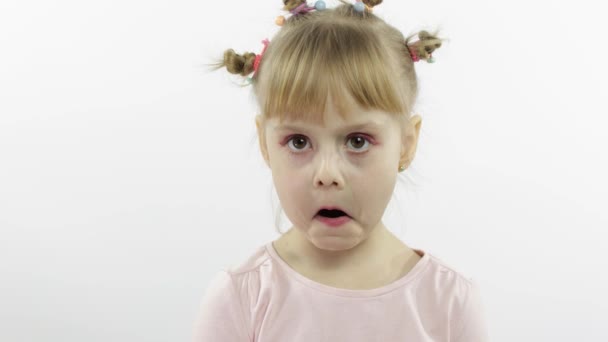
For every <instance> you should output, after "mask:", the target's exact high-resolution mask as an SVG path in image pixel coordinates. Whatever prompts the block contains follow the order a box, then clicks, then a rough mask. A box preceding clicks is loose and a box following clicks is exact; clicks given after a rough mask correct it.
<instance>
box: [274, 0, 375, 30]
mask: <svg viewBox="0 0 608 342" xmlns="http://www.w3.org/2000/svg"><path fill="white" fill-rule="evenodd" d="M340 2H342V3H344V4H349V5H352V6H353V7H354V8H355V11H357V12H363V11H365V10H367V11H368V12H370V13H371V12H372V8H371V7H370V6H368V5H366V4H364V3H363V2H362V1H361V0H356V2H355V3H354V4H351V3H348V2H346V1H344V0H340ZM326 8H327V5H326V4H325V1H323V0H318V1H316V2H315V5H314V6H312V7H311V6H308V4H307V3H306V2H303V3H302V4H300V5H299V6H298V7H296V8H294V9H292V10H291V11H289V12H290V13H291V14H292V16H296V15H302V14H306V13H308V12H311V11H315V10H316V11H323V10H325V9H326ZM285 20H287V19H286V18H285V17H284V16H282V15H281V16H278V17H277V19H276V20H275V23H276V24H277V25H279V26H283V25H284V24H285Z"/></svg>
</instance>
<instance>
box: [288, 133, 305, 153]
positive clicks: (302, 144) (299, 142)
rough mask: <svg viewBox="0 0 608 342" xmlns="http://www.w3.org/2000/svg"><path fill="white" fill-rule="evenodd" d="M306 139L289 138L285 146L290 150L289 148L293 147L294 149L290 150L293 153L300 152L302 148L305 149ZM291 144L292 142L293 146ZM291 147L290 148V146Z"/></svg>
mask: <svg viewBox="0 0 608 342" xmlns="http://www.w3.org/2000/svg"><path fill="white" fill-rule="evenodd" d="M306 141H307V140H306V138H305V137H303V136H301V135H294V136H293V137H291V138H289V140H288V141H287V146H289V147H290V148H291V146H294V147H295V149H294V148H291V149H292V150H294V151H301V150H302V149H303V148H304V147H306ZM291 142H293V144H291ZM290 145H291V146H290Z"/></svg>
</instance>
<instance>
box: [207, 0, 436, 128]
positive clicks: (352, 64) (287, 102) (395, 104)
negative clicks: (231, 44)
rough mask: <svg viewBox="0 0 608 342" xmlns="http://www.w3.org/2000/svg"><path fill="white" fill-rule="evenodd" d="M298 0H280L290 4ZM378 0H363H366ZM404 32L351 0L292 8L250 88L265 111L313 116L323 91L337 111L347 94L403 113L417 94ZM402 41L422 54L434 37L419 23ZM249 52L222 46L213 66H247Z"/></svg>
mask: <svg viewBox="0 0 608 342" xmlns="http://www.w3.org/2000/svg"><path fill="white" fill-rule="evenodd" d="M304 2H305V1H304V0H284V5H285V9H287V10H289V9H293V8H295V7H296V6H298V5H300V4H302V3H304ZM381 2H382V1H381V0H365V1H364V3H365V4H366V5H367V6H368V8H371V7H373V6H375V5H377V4H379V3H381ZM413 36H414V35H412V36H410V37H408V38H405V37H404V36H403V34H402V33H401V32H400V31H399V30H397V29H396V28H394V27H393V26H391V25H389V24H387V23H386V22H385V21H384V20H382V19H380V18H378V17H377V16H376V15H374V14H372V13H371V12H370V11H365V12H357V11H355V9H354V7H353V6H352V4H348V3H345V4H343V5H339V6H338V7H335V8H331V9H330V8H328V9H325V10H322V11H313V12H310V13H307V14H305V15H294V16H292V17H290V18H289V19H288V20H286V21H285V23H284V24H283V26H282V28H281V30H280V31H279V32H278V33H277V34H276V36H275V37H274V38H272V40H271V41H270V44H269V45H268V47H267V49H266V51H265V53H264V55H263V58H262V59H261V62H260V65H259V67H258V70H257V71H256V73H255V75H254V77H253V78H252V85H253V92H254V94H255V96H256V98H257V99H258V102H259V105H260V108H261V111H262V115H263V117H264V118H272V117H276V116H278V117H279V120H280V121H282V120H283V119H284V118H285V117H286V116H289V117H290V118H292V119H294V120H305V121H313V122H319V121H323V118H322V115H319V114H323V113H325V107H326V103H327V99H328V96H331V98H332V100H333V102H334V104H335V105H336V106H337V108H338V114H339V115H341V116H342V117H344V116H345V115H346V113H347V112H348V110H349V108H348V105H347V103H346V101H345V99H347V98H348V95H350V97H352V98H353V99H354V100H355V101H356V102H357V104H358V105H360V106H361V107H363V108H364V109H378V110H382V111H385V112H388V113H391V114H395V115H405V116H406V117H409V114H410V112H411V110H412V107H413V104H414V101H415V99H416V96H417V94H418V85H417V79H416V72H415V70H414V64H413V60H412V57H411V55H410V51H409V50H408V42H409V40H410V39H411V38H412V37H413ZM418 36H419V38H420V40H419V41H417V42H416V44H412V45H409V46H410V47H411V48H413V49H415V50H416V52H417V54H418V56H420V57H422V58H428V57H429V56H430V54H431V53H432V52H433V50H435V49H436V48H438V47H440V46H441V40H440V39H438V38H436V37H435V36H434V35H431V34H429V33H428V32H426V31H421V32H420V33H418ZM255 57H256V54H255V53H251V52H247V53H244V54H242V55H239V54H237V53H236V52H235V51H234V50H232V49H229V50H226V51H225V52H224V59H223V61H221V62H219V63H217V64H216V69H217V68H221V67H224V66H225V67H226V69H227V70H228V71H229V72H231V73H234V74H240V75H242V76H246V75H249V74H250V73H252V72H253V71H254V61H255Z"/></svg>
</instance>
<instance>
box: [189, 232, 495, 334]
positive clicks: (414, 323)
mask: <svg viewBox="0 0 608 342" xmlns="http://www.w3.org/2000/svg"><path fill="white" fill-rule="evenodd" d="M414 250H415V251H416V252H417V253H418V254H419V255H420V256H421V257H422V259H421V260H420V261H419V262H418V263H417V264H416V265H415V266H414V268H413V269H412V270H411V271H410V272H408V273H407V274H406V275H405V276H403V277H402V278H400V279H398V280H396V281H394V282H393V283H391V284H388V285H386V286H383V287H379V288H375V289H371V290H348V289H340V288H335V287H331V286H327V285H324V284H321V283H317V282H315V281H313V280H311V279H308V278H306V277H304V276H303V275H301V274H299V273H297V272H296V271H295V270H294V269H292V268H291V267H290V266H289V265H288V264H287V263H286V262H285V261H284V260H283V259H281V258H280V257H279V255H278V254H277V252H276V251H275V249H274V247H273V246H272V242H269V243H267V244H266V245H264V246H261V247H259V249H258V250H257V251H256V252H255V253H253V255H251V256H250V257H249V258H248V259H247V260H246V261H245V262H244V263H242V264H241V265H239V266H237V267H231V268H230V269H227V270H222V271H220V272H219V273H218V274H217V275H216V276H215V277H214V278H213V279H212V281H211V283H210V284H209V286H208V288H207V291H206V293H205V295H204V296H203V301H202V304H201V310H200V314H199V317H198V319H197V321H196V324H195V331H194V341H196V342H245V341H248V342H254V341H255V342H311V341H314V342H341V341H344V342H364V341H365V342H371V341H374V342H375V341H378V342H397V341H408V342H418V341H419V342H422V341H434V342H435V341H436V342H439V341H440V342H482V341H483V342H485V341H489V336H488V331H487V328H486V325H485V320H484V313H483V305H482V299H481V296H480V294H479V291H478V287H477V286H476V285H475V284H476V283H475V282H473V280H472V279H467V278H466V277H464V276H463V275H461V274H459V273H458V272H457V271H455V270H453V269H452V268H450V267H449V266H447V265H446V264H444V263H443V262H442V261H441V260H439V259H437V258H436V257H434V256H432V255H430V254H429V253H425V252H424V251H422V250H417V249H414Z"/></svg>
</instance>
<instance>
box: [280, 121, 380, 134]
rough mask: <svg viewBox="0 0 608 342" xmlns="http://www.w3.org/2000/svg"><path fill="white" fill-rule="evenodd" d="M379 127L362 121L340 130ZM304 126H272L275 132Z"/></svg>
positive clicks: (302, 128)
mask: <svg viewBox="0 0 608 342" xmlns="http://www.w3.org/2000/svg"><path fill="white" fill-rule="evenodd" d="M381 127H382V126H381V125H380V124H378V123H375V122H364V123H359V124H354V125H350V126H345V127H341V128H340V130H348V131H352V130H359V129H363V128H371V129H380V128H381ZM306 128H307V127H300V126H298V125H279V126H276V127H275V128H274V131H275V132H276V131H284V130H292V131H298V130H305V129H306Z"/></svg>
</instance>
